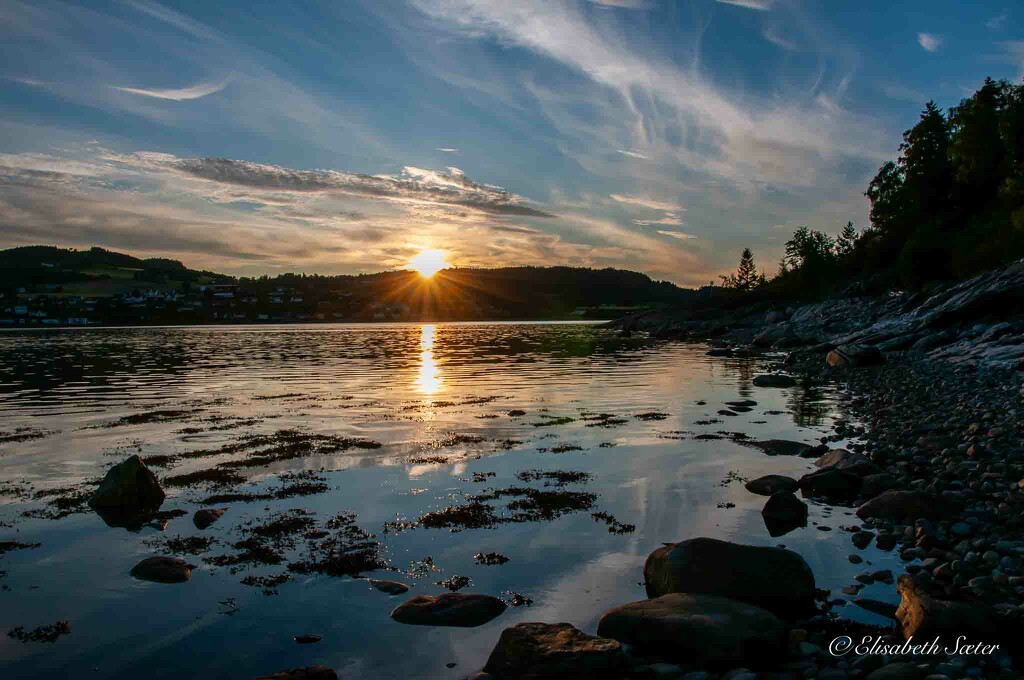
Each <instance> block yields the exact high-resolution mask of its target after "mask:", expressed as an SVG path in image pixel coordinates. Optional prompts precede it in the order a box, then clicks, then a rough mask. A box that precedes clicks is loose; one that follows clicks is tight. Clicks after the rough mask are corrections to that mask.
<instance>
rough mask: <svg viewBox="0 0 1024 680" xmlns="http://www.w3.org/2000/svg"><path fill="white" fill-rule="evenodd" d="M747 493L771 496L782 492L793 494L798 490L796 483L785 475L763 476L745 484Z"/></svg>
mask: <svg viewBox="0 0 1024 680" xmlns="http://www.w3.org/2000/svg"><path fill="white" fill-rule="evenodd" d="M745 487H746V489H747V491H749V492H751V493H756V494H757V495H759V496H771V495H773V494H777V493H781V492H783V491H788V492H793V491H796V490H797V489H798V488H800V486H799V484H797V481H796V480H795V479H793V478H792V477H787V476H785V475H765V476H763V477H758V478H757V479H752V480H751V481H749V482H747V483H746V484H745Z"/></svg>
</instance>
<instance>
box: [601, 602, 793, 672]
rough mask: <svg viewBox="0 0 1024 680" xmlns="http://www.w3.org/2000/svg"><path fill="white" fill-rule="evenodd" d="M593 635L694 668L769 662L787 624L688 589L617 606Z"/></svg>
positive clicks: (756, 609)
mask: <svg viewBox="0 0 1024 680" xmlns="http://www.w3.org/2000/svg"><path fill="white" fill-rule="evenodd" d="M597 634H598V635H600V636H602V637H609V638H614V639H616V640H618V641H620V642H624V643H626V644H630V645H634V646H636V647H637V648H638V649H640V650H641V651H643V652H646V653H650V654H654V655H657V656H659V657H664V658H667V659H671V660H678V661H686V662H687V663H688V664H694V665H696V666H698V667H701V666H713V667H726V668H729V667H734V666H736V665H737V664H742V663H757V664H758V665H763V664H768V663H771V661H772V660H773V659H777V658H779V657H780V656H781V655H782V652H783V650H784V647H785V645H784V643H785V627H784V625H783V623H782V621H780V620H779V619H778V617H776V616H775V615H774V614H772V613H771V612H769V611H767V610H764V609H761V608H760V607H756V606H754V605H751V604H747V603H744V602H737V601H735V600H731V599H728V598H725V597H717V596H714V595H691V594H688V593H671V594H669V595H662V596H661V597H658V598H655V599H653V600H641V601H640V602H632V603H630V604H625V605H622V606H621V607H616V608H615V609H612V610H611V611H609V612H608V613H607V614H605V615H604V616H603V617H602V618H601V622H600V624H598V627H597Z"/></svg>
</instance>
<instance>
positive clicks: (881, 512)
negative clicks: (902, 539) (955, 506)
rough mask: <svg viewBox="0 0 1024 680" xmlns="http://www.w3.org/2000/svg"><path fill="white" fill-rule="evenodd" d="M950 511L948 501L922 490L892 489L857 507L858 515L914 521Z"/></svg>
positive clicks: (866, 517)
mask: <svg viewBox="0 0 1024 680" xmlns="http://www.w3.org/2000/svg"><path fill="white" fill-rule="evenodd" d="M948 511H949V506H948V501H947V502H943V501H942V500H940V499H938V498H935V497H933V496H930V495H928V494H926V493H922V492H920V491H906V490H898V489H892V490H890V491H885V492H883V493H881V494H879V495H877V496H875V497H874V498H872V499H871V500H869V501H868V502H866V503H864V504H863V505H862V506H860V507H859V508H857V517H860V518H861V519H872V518H878V519H888V520H893V521H905V522H913V521H914V520H916V519H919V518H925V519H936V518H938V517H942V516H944V515H946V514H947V512H948Z"/></svg>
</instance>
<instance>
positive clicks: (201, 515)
mask: <svg viewBox="0 0 1024 680" xmlns="http://www.w3.org/2000/svg"><path fill="white" fill-rule="evenodd" d="M227 511H228V509H227V508H216V509H215V508H203V509H202V510H196V512H195V514H194V515H192V524H194V525H195V526H196V529H199V530H200V531H202V530H204V529H206V528H207V527H209V526H210V525H211V524H213V523H214V522H216V521H217V520H219V519H220V518H221V517H222V516H223V515H224V513H225V512H227Z"/></svg>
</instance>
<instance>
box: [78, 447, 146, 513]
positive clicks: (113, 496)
mask: <svg viewBox="0 0 1024 680" xmlns="http://www.w3.org/2000/svg"><path fill="white" fill-rule="evenodd" d="M163 502H164V490H163V489H161V488H160V483H159V482H158V481H157V479H156V475H154V474H153V472H152V471H151V470H150V469H149V468H148V467H146V464H145V463H143V462H142V458H140V457H139V456H138V455H135V456H131V457H129V458H126V459H124V460H123V461H121V462H120V463H118V464H117V465H115V466H114V467H112V468H110V469H109V470H107V474H106V475H104V477H103V481H102V482H100V485H99V488H97V489H96V491H95V493H93V495H92V496H90V497H89V506H90V507H92V508H96V509H105V510H121V511H139V510H146V509H150V510H156V509H157V508H159V507H160V504H161V503H163Z"/></svg>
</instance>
